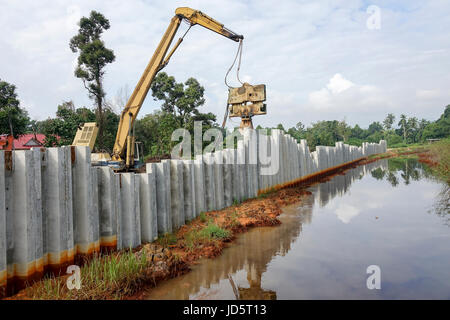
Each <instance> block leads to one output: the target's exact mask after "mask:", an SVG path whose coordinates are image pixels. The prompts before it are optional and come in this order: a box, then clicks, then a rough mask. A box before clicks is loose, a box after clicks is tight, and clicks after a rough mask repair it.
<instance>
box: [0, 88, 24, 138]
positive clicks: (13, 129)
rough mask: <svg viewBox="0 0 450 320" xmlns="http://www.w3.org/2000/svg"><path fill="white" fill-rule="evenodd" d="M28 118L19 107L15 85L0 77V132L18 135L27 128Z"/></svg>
mask: <svg viewBox="0 0 450 320" xmlns="http://www.w3.org/2000/svg"><path fill="white" fill-rule="evenodd" d="M29 122H30V118H29V117H28V113H27V111H26V110H25V109H22V108H21V107H20V101H19V99H18V98H17V93H16V86H15V85H13V84H9V83H8V82H6V81H2V80H1V79H0V133H8V134H11V135H13V136H14V137H16V138H17V137H18V136H20V135H21V134H23V133H25V132H26V131H27V129H28V124H29Z"/></svg>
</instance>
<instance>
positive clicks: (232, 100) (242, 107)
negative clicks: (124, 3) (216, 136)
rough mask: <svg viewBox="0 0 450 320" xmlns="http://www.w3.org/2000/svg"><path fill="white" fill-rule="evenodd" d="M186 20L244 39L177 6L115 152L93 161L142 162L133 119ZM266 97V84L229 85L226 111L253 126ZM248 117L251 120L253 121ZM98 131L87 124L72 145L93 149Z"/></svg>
mask: <svg viewBox="0 0 450 320" xmlns="http://www.w3.org/2000/svg"><path fill="white" fill-rule="evenodd" d="M183 20H184V21H186V22H188V23H189V25H190V26H189V28H190V27H192V26H194V25H196V24H198V25H201V26H203V27H205V28H207V29H209V30H211V31H214V32H216V33H218V34H220V35H222V36H224V37H227V38H228V39H231V40H233V41H236V42H239V41H242V40H243V39H244V37H243V36H242V35H239V34H236V33H234V32H233V31H231V30H229V29H227V28H225V27H224V25H223V24H221V23H220V22H218V21H216V20H214V19H213V18H211V17H209V16H207V15H206V14H204V13H203V12H201V11H198V10H194V9H191V8H187V7H181V8H177V9H176V10H175V16H174V17H173V18H172V20H171V21H170V24H169V26H168V28H167V30H166V32H165V33H164V36H163V37H162V39H161V41H160V43H159V45H158V47H157V48H156V51H155V53H154V54H153V56H152V58H151V59H150V62H149V63H148V65H147V67H146V68H145V71H144V73H143V74H142V76H141V79H140V80H139V82H138V84H137V85H136V88H135V89H134V91H133V94H132V95H131V96H130V98H129V100H128V102H127V104H126V106H125V108H124V109H123V111H122V113H121V116H120V122H119V127H118V130H117V135H116V140H115V143H114V148H113V152H112V155H109V154H107V153H92V155H91V160H92V163H93V164H97V165H108V166H110V167H111V168H113V169H114V170H116V171H133V170H137V169H138V167H139V166H141V165H142V162H140V161H139V158H140V155H142V148H141V147H142V145H140V144H139V143H136V139H135V137H134V133H133V131H134V130H133V127H134V122H135V120H136V117H137V115H138V113H139V110H140V109H141V106H142V103H143V102H144V100H145V97H146V96H147V93H148V91H149V89H150V86H151V84H152V81H153V79H154V78H155V76H156V74H157V73H158V72H159V71H161V70H162V69H163V68H164V67H165V66H166V65H167V64H168V63H169V60H170V58H171V57H172V55H173V53H174V52H175V50H176V49H177V48H178V46H179V45H180V44H181V42H182V41H183V38H184V36H185V35H186V33H187V31H186V33H185V34H184V35H183V36H182V37H181V38H179V39H178V41H177V42H176V43H175V45H174V46H173V48H172V49H171V50H170V52H169V53H167V52H168V50H169V47H170V45H171V43H172V41H173V39H174V37H175V34H176V32H177V30H178V28H179V26H180V24H181V22H182V21H183ZM188 30H189V29H188ZM261 86H263V87H261ZM264 100H265V86H264V85H259V86H255V87H253V86H251V85H249V84H247V83H244V85H243V86H242V87H241V88H230V90H229V98H228V104H227V112H230V117H232V116H241V115H243V121H244V117H245V118H246V119H247V120H246V124H245V126H251V116H252V115H257V114H265V104H263V103H262V102H263V101H264ZM248 119H250V123H249V122H248ZM242 126H243V125H242V124H241V127H242ZM97 131H98V128H97V125H96V124H95V123H85V124H84V125H82V126H80V127H79V128H78V131H77V134H76V136H75V139H74V141H73V143H72V145H76V146H89V147H90V148H91V150H92V149H93V147H94V144H95V140H96V137H97Z"/></svg>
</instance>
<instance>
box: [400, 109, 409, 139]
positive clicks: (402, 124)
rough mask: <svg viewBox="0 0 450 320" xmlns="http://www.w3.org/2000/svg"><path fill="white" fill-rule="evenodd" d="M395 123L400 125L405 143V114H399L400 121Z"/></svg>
mask: <svg viewBox="0 0 450 320" xmlns="http://www.w3.org/2000/svg"><path fill="white" fill-rule="evenodd" d="M397 125H398V126H399V127H400V129H402V132H403V142H405V143H406V135H407V133H408V120H407V118H406V115H404V114H401V115H400V121H399V122H398V124H397Z"/></svg>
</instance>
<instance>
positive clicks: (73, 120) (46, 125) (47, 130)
mask: <svg viewBox="0 0 450 320" xmlns="http://www.w3.org/2000/svg"><path fill="white" fill-rule="evenodd" d="M92 121H95V114H94V112H92V111H91V110H89V109H87V108H79V109H76V108H75V105H74V104H73V102H72V101H65V102H63V103H62V104H60V105H59V106H58V110H57V111H56V118H53V119H52V118H48V119H47V120H44V121H40V122H38V124H37V125H38V130H39V132H41V133H43V134H45V136H46V138H45V143H44V145H45V146H46V147H56V146H63V145H70V144H71V143H72V141H73V138H74V137H75V133H76V132H77V128H78V126H79V125H80V124H81V123H84V122H92Z"/></svg>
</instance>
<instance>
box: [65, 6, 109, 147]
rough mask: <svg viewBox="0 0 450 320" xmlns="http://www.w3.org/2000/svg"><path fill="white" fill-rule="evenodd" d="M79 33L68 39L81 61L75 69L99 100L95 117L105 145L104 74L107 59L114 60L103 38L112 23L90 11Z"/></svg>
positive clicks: (76, 73) (100, 139) (92, 95)
mask: <svg viewBox="0 0 450 320" xmlns="http://www.w3.org/2000/svg"><path fill="white" fill-rule="evenodd" d="M79 26H80V28H79V30H78V34H77V35H75V36H74V37H73V38H72V39H71V40H70V43H69V46H70V49H71V50H72V51H73V52H79V56H78V65H77V68H76V69H75V76H76V77H77V78H80V79H81V80H82V81H83V85H84V87H85V88H86V90H87V91H88V94H89V98H91V99H93V100H94V101H95V103H96V108H97V112H96V118H97V123H98V126H99V130H98V138H97V141H98V143H97V144H98V147H99V148H100V149H103V147H104V142H103V131H104V116H103V98H104V97H105V91H104V89H103V76H104V74H105V67H106V65H107V64H108V63H111V62H113V61H114V60H115V55H114V52H113V51H112V50H110V49H108V48H106V47H105V43H104V42H103V41H102V40H101V38H100V37H101V35H102V33H103V31H105V30H108V29H109V27H110V24H109V20H108V19H106V18H105V17H104V16H103V15H102V14H101V13H99V12H97V11H91V13H90V16H89V18H87V17H83V18H81V19H80V22H79Z"/></svg>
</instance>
